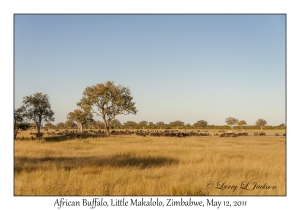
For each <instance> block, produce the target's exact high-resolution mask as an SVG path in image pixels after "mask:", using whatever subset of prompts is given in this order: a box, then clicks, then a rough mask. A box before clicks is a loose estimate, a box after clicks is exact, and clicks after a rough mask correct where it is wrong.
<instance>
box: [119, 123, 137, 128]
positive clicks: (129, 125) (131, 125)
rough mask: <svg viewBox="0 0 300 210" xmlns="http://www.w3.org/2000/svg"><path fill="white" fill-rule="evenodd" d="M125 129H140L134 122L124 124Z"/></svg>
mask: <svg viewBox="0 0 300 210" xmlns="http://www.w3.org/2000/svg"><path fill="white" fill-rule="evenodd" d="M123 127H124V128H127V129H135V128H138V124H137V123H136V122H134V121H127V122H125V123H124V124H123Z"/></svg>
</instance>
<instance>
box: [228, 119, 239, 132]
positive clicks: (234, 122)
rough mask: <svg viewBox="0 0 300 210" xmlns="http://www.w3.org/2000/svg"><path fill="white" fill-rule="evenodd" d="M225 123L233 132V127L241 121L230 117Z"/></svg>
mask: <svg viewBox="0 0 300 210" xmlns="http://www.w3.org/2000/svg"><path fill="white" fill-rule="evenodd" d="M225 122H226V124H227V125H229V126H230V127H231V130H232V129H233V127H234V126H236V125H237V124H238V122H239V120H238V119H237V118H233V117H228V118H226V120H225Z"/></svg>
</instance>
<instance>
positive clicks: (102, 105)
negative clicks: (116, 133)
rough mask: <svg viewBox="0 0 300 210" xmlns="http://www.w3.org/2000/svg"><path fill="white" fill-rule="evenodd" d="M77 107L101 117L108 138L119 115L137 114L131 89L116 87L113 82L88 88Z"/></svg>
mask: <svg viewBox="0 0 300 210" xmlns="http://www.w3.org/2000/svg"><path fill="white" fill-rule="evenodd" d="M77 105H78V106H80V107H82V108H83V109H84V110H86V111H88V112H90V113H92V114H95V115H96V116H100V117H101V118H102V119H103V122H104V125H105V129H106V133H107V135H108V136H109V128H110V123H111V121H112V120H114V119H115V117H116V116H117V115H121V114H124V115H128V114H136V113H137V110H136V107H135V106H134V105H135V103H134V102H132V97H131V95H130V90H129V88H127V87H123V86H121V85H118V86H115V85H114V82H112V81H107V82H106V83H101V84H97V85H94V86H91V87H87V88H86V89H85V91H84V92H83V97H82V99H81V100H80V102H78V103H77Z"/></svg>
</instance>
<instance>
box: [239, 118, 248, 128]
mask: <svg viewBox="0 0 300 210" xmlns="http://www.w3.org/2000/svg"><path fill="white" fill-rule="evenodd" d="M238 125H239V126H240V127H241V129H243V126H246V125H247V123H246V121H245V120H240V121H239V122H238Z"/></svg>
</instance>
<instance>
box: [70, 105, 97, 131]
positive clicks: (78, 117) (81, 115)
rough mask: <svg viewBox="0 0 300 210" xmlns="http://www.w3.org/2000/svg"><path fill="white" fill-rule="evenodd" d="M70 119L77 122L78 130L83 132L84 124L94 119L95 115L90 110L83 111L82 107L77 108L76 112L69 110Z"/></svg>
mask: <svg viewBox="0 0 300 210" xmlns="http://www.w3.org/2000/svg"><path fill="white" fill-rule="evenodd" d="M67 119H68V120H71V121H73V122H74V123H76V124H77V127H78V130H80V132H81V133H82V132H83V125H84V124H86V123H87V122H89V121H92V120H93V115H92V114H91V113H90V112H87V111H82V110H81V109H75V110H74V112H69V114H68V116H67Z"/></svg>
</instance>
